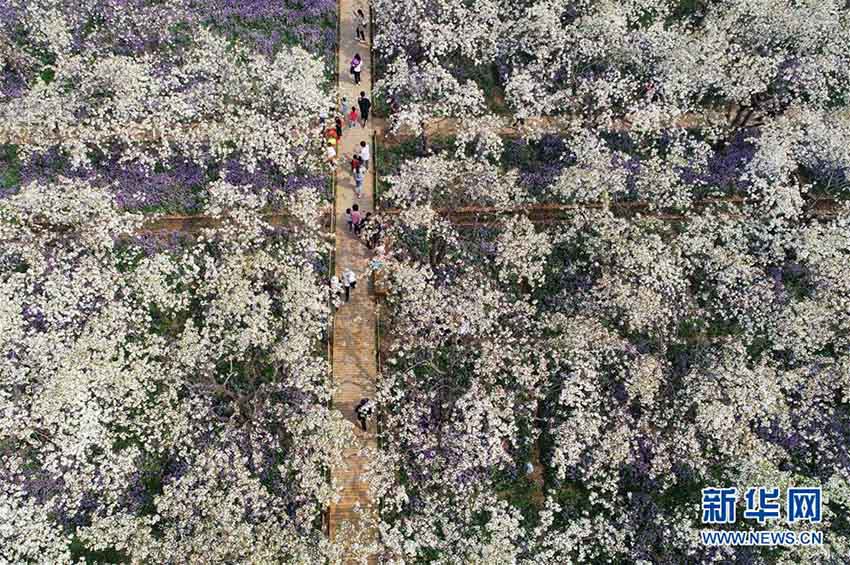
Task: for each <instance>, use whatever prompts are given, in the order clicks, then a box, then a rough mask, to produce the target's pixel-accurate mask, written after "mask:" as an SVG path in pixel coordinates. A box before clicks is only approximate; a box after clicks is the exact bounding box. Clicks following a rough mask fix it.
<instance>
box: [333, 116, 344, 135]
mask: <svg viewBox="0 0 850 565" xmlns="http://www.w3.org/2000/svg"><path fill="white" fill-rule="evenodd" d="M334 130H336V137H337V139H342V118H340V117H339V116H337V117H335V118H334Z"/></svg>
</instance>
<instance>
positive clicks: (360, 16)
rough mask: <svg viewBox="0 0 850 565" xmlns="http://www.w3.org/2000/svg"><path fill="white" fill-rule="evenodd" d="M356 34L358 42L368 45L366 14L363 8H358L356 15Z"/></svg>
mask: <svg viewBox="0 0 850 565" xmlns="http://www.w3.org/2000/svg"><path fill="white" fill-rule="evenodd" d="M354 33H355V34H356V35H357V41H360V42H361V43H366V14H364V13H363V10H362V9H361V8H357V11H356V12H355V13H354Z"/></svg>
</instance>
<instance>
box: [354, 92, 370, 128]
mask: <svg viewBox="0 0 850 565" xmlns="http://www.w3.org/2000/svg"><path fill="white" fill-rule="evenodd" d="M357 105H358V106H359V107H360V121H361V123H362V124H363V127H364V128H365V127H366V121H367V120H368V119H369V110H370V109H371V108H372V101H371V100H369V99H368V98H366V93H365V92H364V91H362V90H361V91H360V98H358V99H357Z"/></svg>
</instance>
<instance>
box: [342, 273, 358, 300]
mask: <svg viewBox="0 0 850 565" xmlns="http://www.w3.org/2000/svg"><path fill="white" fill-rule="evenodd" d="M355 287H357V275H355V274H354V271H352V270H351V269H346V270H345V271H344V272H343V273H342V288H344V289H345V301H346V302H348V301H349V300H351V291H352V290H354V289H355Z"/></svg>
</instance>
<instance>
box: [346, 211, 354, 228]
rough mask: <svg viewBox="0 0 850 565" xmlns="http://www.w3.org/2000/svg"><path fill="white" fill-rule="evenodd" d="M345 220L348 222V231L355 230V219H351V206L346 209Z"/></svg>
mask: <svg viewBox="0 0 850 565" xmlns="http://www.w3.org/2000/svg"><path fill="white" fill-rule="evenodd" d="M345 221H346V222H348V231H354V220H352V219H351V208H346V209H345Z"/></svg>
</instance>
